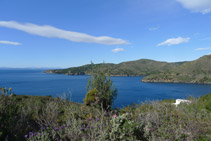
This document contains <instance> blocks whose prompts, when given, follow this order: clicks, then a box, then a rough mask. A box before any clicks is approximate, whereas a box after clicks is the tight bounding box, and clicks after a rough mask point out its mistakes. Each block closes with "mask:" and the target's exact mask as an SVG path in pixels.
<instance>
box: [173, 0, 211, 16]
mask: <svg viewBox="0 0 211 141" xmlns="http://www.w3.org/2000/svg"><path fill="white" fill-rule="evenodd" d="M177 1H178V2H179V3H181V4H182V5H183V7H185V8H187V9H189V10H191V11H192V12H200V13H202V14H207V13H210V12H211V1H210V0H177Z"/></svg>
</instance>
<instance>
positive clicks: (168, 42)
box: [158, 37, 190, 46]
mask: <svg viewBox="0 0 211 141" xmlns="http://www.w3.org/2000/svg"><path fill="white" fill-rule="evenodd" d="M189 40H190V38H189V37H187V38H182V37H178V38H171V39H168V40H166V41H164V42H162V43H160V44H158V46H164V45H167V46H171V45H178V44H181V43H187V42H189Z"/></svg>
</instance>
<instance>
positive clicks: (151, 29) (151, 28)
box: [149, 27, 160, 31]
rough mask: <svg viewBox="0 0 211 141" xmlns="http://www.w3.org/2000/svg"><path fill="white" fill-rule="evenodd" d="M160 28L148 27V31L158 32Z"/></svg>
mask: <svg viewBox="0 0 211 141" xmlns="http://www.w3.org/2000/svg"><path fill="white" fill-rule="evenodd" d="M159 28H160V27H150V28H149V31H155V30H158V29H159Z"/></svg>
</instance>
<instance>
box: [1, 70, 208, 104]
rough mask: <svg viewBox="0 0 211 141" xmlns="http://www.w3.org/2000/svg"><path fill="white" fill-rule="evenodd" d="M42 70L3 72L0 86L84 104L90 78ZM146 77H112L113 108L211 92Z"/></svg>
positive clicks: (19, 91) (198, 87)
mask: <svg viewBox="0 0 211 141" xmlns="http://www.w3.org/2000/svg"><path fill="white" fill-rule="evenodd" d="M43 71H44V70H41V69H34V70H32V69H22V70H21V69H2V70H0V87H2V86H4V87H7V88H10V87H11V88H13V91H14V92H15V93H16V94H21V95H40V96H46V95H51V96H54V97H56V96H61V95H63V94H64V93H66V94H70V95H71V101H74V102H80V103H82V102H83V99H84V97H85V94H86V85H87V78H88V76H70V75H69V76H68V75H59V74H46V73H43ZM142 78H143V77H112V80H113V84H114V86H115V87H116V88H117V89H118V96H117V99H116V100H115V102H114V107H123V106H127V105H130V104H132V103H141V102H144V101H150V100H162V99H177V98H187V97H188V96H194V97H198V96H201V95H205V94H208V93H211V85H203V84H174V83H143V82H141V79H142Z"/></svg>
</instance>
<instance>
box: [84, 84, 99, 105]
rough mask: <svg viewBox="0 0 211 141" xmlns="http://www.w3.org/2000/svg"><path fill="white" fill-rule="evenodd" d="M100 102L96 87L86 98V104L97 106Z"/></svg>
mask: <svg viewBox="0 0 211 141" xmlns="http://www.w3.org/2000/svg"><path fill="white" fill-rule="evenodd" d="M98 103H99V96H98V90H97V89H96V88H94V89H92V90H89V92H88V93H87V94H86V97H85V99H84V104H85V105H87V106H92V105H93V106H95V105H96V104H98Z"/></svg>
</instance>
